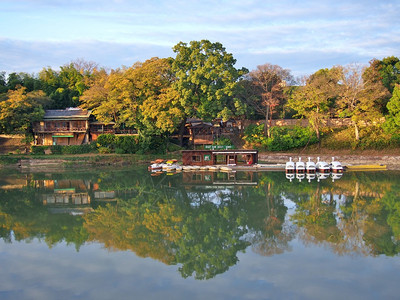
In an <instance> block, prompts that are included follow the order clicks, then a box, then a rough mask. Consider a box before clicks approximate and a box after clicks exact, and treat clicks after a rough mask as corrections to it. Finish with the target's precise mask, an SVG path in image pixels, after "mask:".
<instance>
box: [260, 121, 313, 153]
mask: <svg viewBox="0 0 400 300" xmlns="http://www.w3.org/2000/svg"><path fill="white" fill-rule="evenodd" d="M317 142H318V139H317V135H316V134H315V132H313V131H312V130H310V129H309V128H304V127H300V126H294V127H274V128H273V129H272V132H271V138H270V139H268V141H267V149H268V150H270V151H283V150H289V149H296V148H300V147H304V146H307V145H312V144H315V143H317Z"/></svg>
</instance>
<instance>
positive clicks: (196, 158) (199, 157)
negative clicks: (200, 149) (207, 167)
mask: <svg viewBox="0 0 400 300" xmlns="http://www.w3.org/2000/svg"><path fill="white" fill-rule="evenodd" d="M192 161H194V162H201V156H200V155H193V156H192Z"/></svg>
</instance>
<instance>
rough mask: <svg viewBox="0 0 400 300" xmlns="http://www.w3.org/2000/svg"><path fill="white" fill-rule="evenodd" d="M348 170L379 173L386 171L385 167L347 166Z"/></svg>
mask: <svg viewBox="0 0 400 300" xmlns="http://www.w3.org/2000/svg"><path fill="white" fill-rule="evenodd" d="M347 169H348V170H351V171H379V170H387V167H386V165H348V166H347Z"/></svg>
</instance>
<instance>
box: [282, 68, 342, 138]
mask: <svg viewBox="0 0 400 300" xmlns="http://www.w3.org/2000/svg"><path fill="white" fill-rule="evenodd" d="M303 82H304V83H303V85H301V86H299V87H298V88H297V89H295V90H294V91H293V94H292V95H291V97H290V99H289V101H288V104H287V105H288V107H289V108H292V109H294V110H295V111H297V114H296V115H297V116H300V117H305V118H307V119H308V121H309V123H310V125H311V127H312V128H313V129H314V130H315V133H316V135H317V139H318V141H320V128H321V126H322V124H323V120H325V119H327V118H329V108H330V107H331V106H332V104H333V103H334V100H335V97H336V96H337V94H336V93H337V84H338V76H337V70H336V69H335V68H333V69H331V70H328V69H321V70H319V71H317V72H316V73H314V74H313V75H311V76H309V77H308V78H304V79H303Z"/></svg>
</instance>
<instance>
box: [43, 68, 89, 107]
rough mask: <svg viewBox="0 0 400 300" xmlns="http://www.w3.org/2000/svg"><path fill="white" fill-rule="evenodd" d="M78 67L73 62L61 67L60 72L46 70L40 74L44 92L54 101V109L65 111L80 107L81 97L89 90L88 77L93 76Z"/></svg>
mask: <svg viewBox="0 0 400 300" xmlns="http://www.w3.org/2000/svg"><path fill="white" fill-rule="evenodd" d="M77 67H78V65H77V64H75V63H73V62H71V63H70V64H66V65H64V66H61V67H60V71H55V70H53V69H51V68H47V69H46V68H45V69H43V70H42V71H41V72H40V73H39V78H40V80H41V81H42V84H43V90H44V91H45V92H46V94H47V95H48V96H49V97H50V98H51V99H53V100H54V105H53V108H55V109H64V108H67V107H76V106H78V105H79V97H80V96H81V95H82V94H83V92H84V91H85V90H86V89H87V86H86V81H87V77H88V76H91V74H88V72H85V70H82V69H77Z"/></svg>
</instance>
